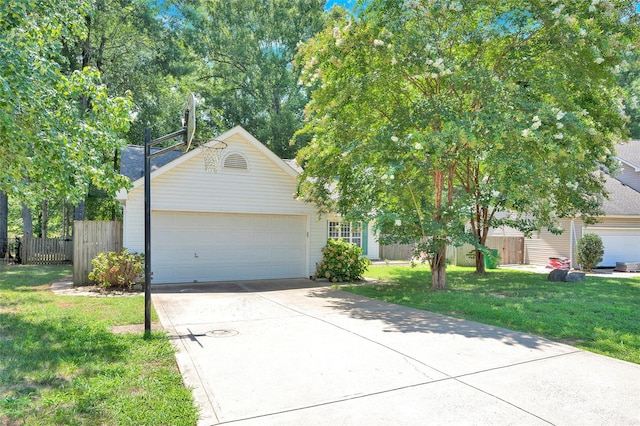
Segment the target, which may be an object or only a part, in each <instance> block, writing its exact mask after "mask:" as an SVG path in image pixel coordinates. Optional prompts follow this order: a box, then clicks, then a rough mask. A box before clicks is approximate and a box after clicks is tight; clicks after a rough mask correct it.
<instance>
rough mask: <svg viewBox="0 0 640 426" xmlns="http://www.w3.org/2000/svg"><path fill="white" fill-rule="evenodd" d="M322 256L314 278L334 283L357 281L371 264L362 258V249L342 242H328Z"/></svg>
mask: <svg viewBox="0 0 640 426" xmlns="http://www.w3.org/2000/svg"><path fill="white" fill-rule="evenodd" d="M322 254H323V257H322V261H320V263H318V266H317V267H316V273H315V275H314V278H326V279H328V280H329V281H330V282H333V283H335V282H344V281H347V282H348V281H354V280H357V279H359V278H361V277H362V274H364V272H365V271H366V270H367V267H368V266H369V265H370V264H371V261H370V260H369V259H367V258H366V257H363V256H362V248H360V247H358V246H356V245H355V244H350V243H347V242H345V241H342V240H334V239H329V240H327V245H326V246H325V247H323V248H322Z"/></svg>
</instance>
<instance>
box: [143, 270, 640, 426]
mask: <svg viewBox="0 0 640 426" xmlns="http://www.w3.org/2000/svg"><path fill="white" fill-rule="evenodd" d="M152 294H153V296H152V300H153V303H154V305H155V308H156V310H157V312H158V314H159V316H160V320H161V322H162V325H163V326H164V328H165V329H166V330H167V331H168V333H170V335H171V336H172V338H173V339H174V341H175V343H176V345H177V347H178V353H177V355H176V357H177V361H178V364H179V367H180V369H181V371H182V374H183V376H184V380H185V383H186V385H187V386H190V387H192V388H193V392H194V396H195V398H196V400H197V402H198V404H199V405H200V408H201V410H202V411H201V420H200V423H199V424H201V425H214V424H234V425H236V424H237V425H424V424H429V425H439V424H452V425H459V424H486V425H503V424H516V425H543V424H554V425H589V424H593V425H640V365H636V364H632V363H627V362H623V361H618V360H615V359H612V358H608V357H604V356H600V355H596V354H592V353H589V352H584V351H581V350H578V349H576V348H573V347H571V346H567V345H563V344H559V343H554V342H551V341H549V340H546V339H543V338H540V337H536V336H532V335H527V334H523V333H516V332H513V331H510V330H505V329H501V328H497V327H491V326H487V325H483V324H478V323H474V322H469V321H462V320H458V319H454V318H450V317H446V316H442V315H437V314H432V313H429V312H424V311H419V310H415V309H411V308H405V307H401V306H396V305H391V304H388V303H384V302H380V301H376V300H372V299H368V298H365V297H361V296H357V295H353V294H349V293H346V292H343V291H338V290H332V289H331V288H329V287H326V286H324V283H316V282H313V281H309V280H277V281H251V282H233V283H213V284H192V285H176V286H157V287H154V288H153V291H152Z"/></svg>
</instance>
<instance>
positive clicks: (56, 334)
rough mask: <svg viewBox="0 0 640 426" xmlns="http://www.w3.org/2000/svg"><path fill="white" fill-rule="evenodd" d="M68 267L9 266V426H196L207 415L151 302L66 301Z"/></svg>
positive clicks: (5, 300)
mask: <svg viewBox="0 0 640 426" xmlns="http://www.w3.org/2000/svg"><path fill="white" fill-rule="evenodd" d="M70 273H71V269H70V267H68V266H46V267H44V266H38V267H35V266H12V267H0V424H14V423H15V424H26V425H31V424H34V425H41V424H58V425H67V424H113V425H117V424H123V425H124V424H145V425H168V424H171V425H194V424H195V423H196V422H197V418H198V416H197V411H196V408H195V405H194V402H193V399H192V396H191V393H190V391H189V390H188V389H186V388H185V387H184V385H183V383H182V378H181V376H180V373H179V372H178V370H177V367H176V364H175V358H174V350H173V348H172V347H171V345H170V343H169V341H168V338H167V336H166V335H165V334H164V333H152V334H151V335H150V336H149V337H144V335H143V334H131V335H127V334H113V333H112V332H110V331H109V327H110V326H112V325H128V324H140V323H142V322H144V298H143V297H141V296H132V297H101V298H95V297H79V296H58V295H54V294H53V293H52V292H50V291H48V289H47V286H46V284H47V283H49V282H51V281H53V280H56V279H58V278H61V277H64V276H66V275H69V274H70Z"/></svg>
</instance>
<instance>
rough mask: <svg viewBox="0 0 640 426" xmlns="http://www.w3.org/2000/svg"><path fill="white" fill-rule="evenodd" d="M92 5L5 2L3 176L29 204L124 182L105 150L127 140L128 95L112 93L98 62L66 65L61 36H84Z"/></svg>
mask: <svg viewBox="0 0 640 426" xmlns="http://www.w3.org/2000/svg"><path fill="white" fill-rule="evenodd" d="M89 11H90V5H89V4H88V3H87V2H85V1H82V0H73V1H68V2H63V3H60V2H58V1H52V0H21V1H12V0H5V1H4V2H3V7H2V8H0V138H2V140H1V143H0V170H2V172H1V173H0V184H1V185H2V188H3V189H4V191H5V192H6V193H7V194H8V195H9V196H10V197H14V198H16V199H19V200H22V201H25V202H27V203H28V204H37V203H39V202H41V201H42V200H46V199H48V198H56V197H59V198H65V199H68V200H70V201H78V200H80V199H81V198H82V197H83V196H84V194H85V193H86V192H87V188H88V186H89V184H90V183H93V184H95V185H96V186H97V187H99V188H105V189H106V188H109V189H111V190H113V191H115V190H116V189H117V188H118V187H121V186H125V185H126V182H125V180H123V179H122V178H121V177H120V175H119V174H118V173H115V172H114V169H113V163H112V162H110V161H105V157H106V158H111V155H110V153H112V152H113V151H114V150H115V149H116V148H120V147H122V146H123V144H124V141H123V140H122V139H121V138H120V135H121V134H122V133H123V132H125V131H126V130H127V129H128V128H129V124H130V115H129V111H130V107H131V103H130V99H129V97H127V96H121V97H112V96H109V94H108V93H107V89H106V87H105V86H104V85H103V84H102V81H101V78H100V74H99V73H98V72H97V71H96V70H95V69H91V68H84V69H81V70H76V71H73V72H69V73H66V72H64V71H65V64H66V60H65V58H64V56H63V55H62V51H63V44H64V43H65V41H69V40H72V39H73V38H75V37H81V36H82V34H83V33H84V31H85V27H84V16H85V14H87V13H89Z"/></svg>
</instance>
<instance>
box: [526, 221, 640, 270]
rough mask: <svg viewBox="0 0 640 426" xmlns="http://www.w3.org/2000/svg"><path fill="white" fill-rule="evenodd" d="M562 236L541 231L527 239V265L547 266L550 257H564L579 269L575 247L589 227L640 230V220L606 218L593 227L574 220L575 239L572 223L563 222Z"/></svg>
mask: <svg viewBox="0 0 640 426" xmlns="http://www.w3.org/2000/svg"><path fill="white" fill-rule="evenodd" d="M560 223H561V226H562V229H564V232H563V233H562V234H561V235H554V234H552V233H550V232H548V231H546V230H544V231H540V232H539V233H537V234H535V235H534V236H533V237H532V238H527V239H525V263H528V264H531V265H546V264H547V263H548V261H549V257H555V256H562V257H568V258H570V259H571V266H572V267H578V265H577V263H576V261H575V245H576V243H577V242H578V240H579V239H580V238H582V235H583V233H588V232H589V226H591V227H595V228H606V227H611V228H640V217H639V218H615V217H605V218H602V219H601V220H600V222H598V223H595V224H593V225H585V224H584V222H583V221H582V220H580V219H575V220H574V226H573V238H571V232H572V231H571V229H572V228H571V221H570V220H569V219H565V220H562V221H561V222H560Z"/></svg>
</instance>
